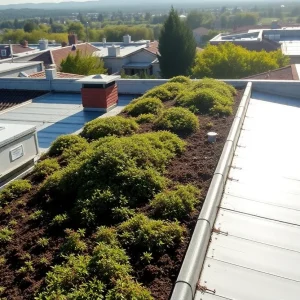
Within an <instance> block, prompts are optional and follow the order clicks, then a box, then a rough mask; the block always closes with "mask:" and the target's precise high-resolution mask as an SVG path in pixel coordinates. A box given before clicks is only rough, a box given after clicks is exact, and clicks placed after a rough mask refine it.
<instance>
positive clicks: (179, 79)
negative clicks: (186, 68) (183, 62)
mask: <svg viewBox="0 0 300 300" xmlns="http://www.w3.org/2000/svg"><path fill="white" fill-rule="evenodd" d="M168 82H177V83H182V84H186V85H189V84H191V83H192V81H191V79H190V78H189V77H185V76H176V77H173V78H171V79H170V80H169V81H168Z"/></svg>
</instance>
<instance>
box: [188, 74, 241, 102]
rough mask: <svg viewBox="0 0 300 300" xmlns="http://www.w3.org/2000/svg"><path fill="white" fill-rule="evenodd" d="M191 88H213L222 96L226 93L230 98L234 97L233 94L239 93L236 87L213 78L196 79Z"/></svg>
mask: <svg viewBox="0 0 300 300" xmlns="http://www.w3.org/2000/svg"><path fill="white" fill-rule="evenodd" d="M191 89H192V90H196V89H212V90H214V91H215V92H217V93H219V94H220V95H221V96H224V95H225V96H226V97H229V98H232V96H234V95H236V94H237V91H236V89H235V88H234V87H233V86H232V85H229V84H227V83H225V82H223V81H220V80H216V79H212V78H203V79H202V80H199V81H198V80H197V81H195V82H194V83H193V85H192V86H191Z"/></svg>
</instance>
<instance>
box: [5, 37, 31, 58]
mask: <svg viewBox="0 0 300 300" xmlns="http://www.w3.org/2000/svg"><path fill="white" fill-rule="evenodd" d="M32 50H34V49H32V48H30V47H29V46H28V42H27V41H23V42H22V43H21V44H19V45H18V44H12V45H9V44H2V45H0V59H6V58H10V57H11V56H12V53H13V55H14V54H20V53H26V52H28V51H32Z"/></svg>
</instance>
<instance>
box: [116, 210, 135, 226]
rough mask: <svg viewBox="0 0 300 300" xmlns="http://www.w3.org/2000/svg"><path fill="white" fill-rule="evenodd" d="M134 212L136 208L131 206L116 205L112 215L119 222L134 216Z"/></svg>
mask: <svg viewBox="0 0 300 300" xmlns="http://www.w3.org/2000/svg"><path fill="white" fill-rule="evenodd" d="M134 214H135V211H134V209H131V208H129V207H114V208H113V209H112V217H113V219H114V220H115V221H116V222H117V223H119V222H124V221H126V220H128V219H130V218H132V217H133V216H134Z"/></svg>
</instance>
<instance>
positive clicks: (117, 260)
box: [89, 243, 132, 283]
mask: <svg viewBox="0 0 300 300" xmlns="http://www.w3.org/2000/svg"><path fill="white" fill-rule="evenodd" d="M89 270H90V271H91V275H98V276H100V279H101V281H103V282H104V283H110V282H111V281H114V280H118V279H122V278H124V277H126V276H128V274H129V273H131V272H132V268H131V265H130V263H129V257H128V256H127V255H126V252H125V250H123V249H122V248H119V247H117V246H115V245H107V244H105V243H99V244H98V245H97V246H96V247H95V249H94V251H93V256H92V258H91V260H90V263H89Z"/></svg>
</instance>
